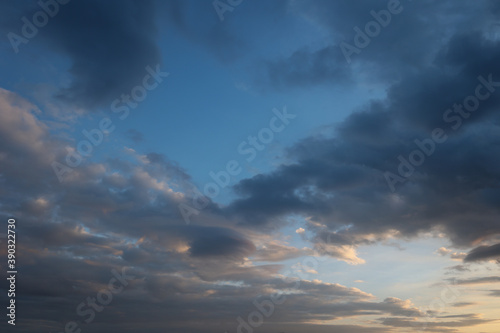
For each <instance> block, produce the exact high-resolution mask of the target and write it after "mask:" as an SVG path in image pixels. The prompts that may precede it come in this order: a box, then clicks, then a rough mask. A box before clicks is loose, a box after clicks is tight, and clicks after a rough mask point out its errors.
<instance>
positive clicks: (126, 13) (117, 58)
mask: <svg viewBox="0 0 500 333" xmlns="http://www.w3.org/2000/svg"><path fill="white" fill-rule="evenodd" d="M2 7H3V6H2ZM18 9H20V10H21V11H22V14H18V15H19V17H20V16H23V15H25V16H27V17H32V16H33V13H34V12H35V9H34V8H33V7H32V6H31V4H29V5H28V3H26V4H24V5H23V6H19V7H18ZM18 26H19V22H18V21H16V22H12V24H11V25H10V26H8V27H5V29H6V30H7V29H9V30H12V31H17V30H18V28H19V27H18ZM155 38H156V27H155V5H154V2H153V1H144V2H141V3H138V2H136V1H133V0H126V1H116V0H112V1H107V2H105V3H103V2H100V1H94V0H91V1H85V2H82V1H71V2H69V3H68V4H66V5H64V6H61V8H60V12H59V13H58V14H57V15H56V16H54V17H53V18H51V19H50V23H49V24H47V25H46V26H45V27H44V28H43V30H42V31H41V32H40V34H39V36H37V39H36V40H35V41H36V43H39V42H43V44H42V45H43V48H48V49H49V50H50V51H52V52H53V53H54V54H57V55H59V56H63V57H66V58H67V59H68V60H69V62H70V63H71V65H70V68H69V73H70V74H71V76H72V80H71V82H70V84H69V86H67V87H65V88H63V89H61V90H60V91H59V92H58V93H57V96H58V97H59V98H60V99H62V100H64V101H66V102H69V103H71V104H74V105H77V106H79V107H84V108H89V109H92V108H95V107H102V106H105V107H109V104H110V103H111V101H112V100H114V99H116V98H119V97H120V96H121V94H124V93H129V92H130V90H131V89H132V87H134V86H136V85H138V84H140V83H142V79H143V77H144V76H145V74H146V71H145V68H146V66H152V67H154V66H156V64H159V63H160V62H161V61H160V51H159V48H158V47H157V45H156V41H155ZM28 46H29V47H32V46H33V47H35V45H31V44H30V45H27V46H26V47H28Z"/></svg>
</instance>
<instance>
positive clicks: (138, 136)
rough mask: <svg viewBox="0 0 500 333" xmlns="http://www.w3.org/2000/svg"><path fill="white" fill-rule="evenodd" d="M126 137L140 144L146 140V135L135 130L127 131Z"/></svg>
mask: <svg viewBox="0 0 500 333" xmlns="http://www.w3.org/2000/svg"><path fill="white" fill-rule="evenodd" d="M125 135H126V136H127V138H128V139H130V140H132V141H133V142H135V143H139V142H142V141H143V140H144V134H142V133H141V132H139V131H138V130H135V129H133V128H131V129H129V130H127V132H125Z"/></svg>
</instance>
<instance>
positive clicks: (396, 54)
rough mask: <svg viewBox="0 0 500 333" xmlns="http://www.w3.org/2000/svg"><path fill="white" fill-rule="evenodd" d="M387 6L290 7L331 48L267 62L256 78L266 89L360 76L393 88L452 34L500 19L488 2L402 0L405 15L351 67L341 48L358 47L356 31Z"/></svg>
mask: <svg viewBox="0 0 500 333" xmlns="http://www.w3.org/2000/svg"><path fill="white" fill-rule="evenodd" d="M387 4H388V2H387V1H384V0H381V1H356V2H350V3H349V2H338V1H326V0H323V1H291V2H289V8H288V10H289V12H290V13H291V14H294V15H296V16H298V17H301V18H305V19H306V20H307V21H308V22H310V23H311V24H312V25H314V26H316V27H317V28H318V29H319V30H320V31H322V32H323V33H324V35H325V36H326V37H325V41H324V43H323V44H327V46H324V47H322V48H314V47H309V46H303V47H301V48H299V49H297V50H295V51H292V52H291V53H290V54H289V55H288V56H286V57H284V58H280V59H274V60H268V61H266V62H264V64H263V65H261V66H262V71H259V72H258V73H259V75H260V77H261V78H262V80H263V81H264V82H265V83H266V88H268V87H272V88H276V89H279V90H283V89H286V88H296V87H310V86H315V85H325V84H326V85H342V86H344V85H346V84H348V83H349V82H351V83H352V80H351V79H352V77H353V76H360V75H361V76H363V78H364V79H365V80H370V81H373V82H375V83H377V84H380V83H381V82H385V83H394V82H397V81H398V80H400V79H401V78H403V77H404V76H405V75H407V74H409V73H418V72H419V71H420V70H422V69H424V68H425V67H427V66H428V65H429V64H431V63H432V62H433V61H434V57H435V56H436V55H437V54H438V53H439V48H440V47H441V46H443V43H446V40H447V39H448V38H450V37H451V36H453V35H454V34H459V33H465V32H470V31H474V30H481V29H488V30H491V29H494V26H495V20H496V17H495V15H494V14H493V13H491V7H494V5H492V4H491V2H489V1H480V2H476V3H474V4H472V3H460V4H457V3H456V2H452V1H441V2H439V3H436V2H434V1H419V2H412V1H404V0H402V1H400V2H399V4H400V7H398V8H401V12H400V13H399V14H393V15H391V20H390V22H389V24H388V25H387V26H386V27H382V29H381V30H380V33H379V34H378V35H377V36H375V37H372V38H370V41H369V43H368V45H367V46H366V47H363V48H360V49H358V50H359V51H358V52H357V53H353V54H352V55H350V59H349V60H350V62H349V63H348V61H347V60H346V58H345V57H344V53H343V51H342V49H341V48H340V44H341V43H342V42H344V43H348V44H349V45H351V46H355V45H356V44H355V42H354V37H355V35H356V32H355V31H354V30H353V29H354V27H358V28H359V29H360V30H362V31H364V30H365V25H366V24H367V23H368V22H370V21H374V20H375V19H374V17H373V16H372V14H371V11H374V12H377V13H378V12H380V11H382V10H387ZM464 13H467V15H465V14H464ZM463 49H464V50H466V49H467V48H466V47H464V48H463ZM260 83H262V81H260Z"/></svg>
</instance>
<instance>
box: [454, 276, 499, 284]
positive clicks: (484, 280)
mask: <svg viewBox="0 0 500 333" xmlns="http://www.w3.org/2000/svg"><path fill="white" fill-rule="evenodd" d="M497 282H500V277H498V276H484V277H477V278H470V279H459V280H455V283H456V284H459V285H466V284H485V283H497Z"/></svg>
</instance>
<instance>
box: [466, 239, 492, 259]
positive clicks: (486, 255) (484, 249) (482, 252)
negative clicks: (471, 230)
mask: <svg viewBox="0 0 500 333" xmlns="http://www.w3.org/2000/svg"><path fill="white" fill-rule="evenodd" d="M492 259H500V243H499V244H495V245H490V246H487V245H484V246H478V247H476V248H474V249H472V250H471V251H470V252H469V253H468V254H467V256H466V257H465V258H464V261H465V262H467V261H481V260H492Z"/></svg>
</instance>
